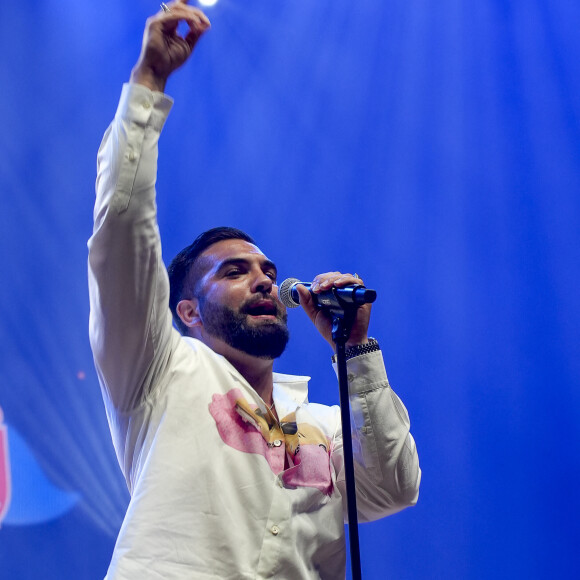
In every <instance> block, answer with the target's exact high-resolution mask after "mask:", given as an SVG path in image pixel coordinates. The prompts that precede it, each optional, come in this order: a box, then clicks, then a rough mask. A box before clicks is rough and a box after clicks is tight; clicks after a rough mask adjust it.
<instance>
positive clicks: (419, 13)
mask: <svg viewBox="0 0 580 580" xmlns="http://www.w3.org/2000/svg"><path fill="white" fill-rule="evenodd" d="M156 10H158V3H157V2H156V1H152V2H145V1H144V0H132V1H130V2H129V1H128V0H116V1H115V2H113V1H111V0H101V1H100V2H92V3H89V2H72V1H70V0H58V1H56V0H42V1H41V0H21V1H19V2H8V3H5V4H4V5H3V8H2V18H1V19H0V50H1V54H2V58H1V59H0V79H1V81H0V82H1V90H0V110H1V111H2V113H3V114H2V119H3V128H2V131H1V132H0V196H1V197H0V199H1V202H0V204H1V205H0V235H1V241H2V245H1V248H2V283H1V284H0V348H1V351H0V353H1V359H0V407H1V409H2V414H1V415H0V417H1V419H0V577H1V578H2V579H3V580H32V579H34V580H38V579H39V578H42V579H48V580H53V579H54V580H94V579H99V578H103V577H104V575H105V573H106V569H107V566H108V562H109V558H110V555H111V552H112V549H113V545H114V541H115V537H116V533H117V531H118V528H119V526H120V523H121V520H122V517H123V514H124V510H125V507H126V505H127V501H128V493H127V490H126V487H125V483H124V480H123V478H122V476H121V473H120V471H119V469H118V466H117V462H116V458H115V455H114V452H113V447H112V444H111V440H110V436H109V432H108V427H107V423H106V419H105V413H104V409H103V404H102V401H101V395H100V391H99V386H98V383H97V378H96V375H95V371H94V369H93V364H92V357H91V353H90V349H89V344H88V338H87V322H88V298H87V281H86V279H87V276H86V258H87V249H86V241H87V239H88V237H89V236H90V234H91V227H92V206H93V200H94V178H95V156H96V151H97V148H98V145H99V142H100V139H101V136H102V134H103V132H104V131H105V129H106V127H107V125H108V123H109V121H110V119H111V118H112V116H113V114H114V112H115V108H116V104H117V99H118V97H119V94H120V91H121V85H122V83H123V82H124V81H126V80H127V79H128V76H129V72H130V69H131V67H132V65H133V64H134V62H135V60H136V58H137V55H138V53H139V49H140V43H141V34H142V29H143V24H144V21H145V19H146V17H147V16H148V15H149V14H150V13H152V12H155V11H156ZM207 14H208V15H209V17H210V18H211V20H212V23H213V28H212V30H211V31H210V32H209V33H208V34H207V36H206V37H205V38H204V39H203V40H202V41H201V43H200V45H199V47H198V50H197V54H196V55H195V57H194V59H193V60H192V62H190V63H189V64H188V66H187V67H186V68H185V69H183V70H181V71H180V72H179V73H177V74H176V75H175V76H174V77H173V78H172V79H171V81H170V83H169V85H168V89H167V91H168V93H169V94H170V95H171V96H173V97H174V98H175V106H174V110H173V111H172V113H171V115H170V118H169V121H168V123H167V126H166V129H165V131H164V134H163V136H162V141H161V151H160V172H159V179H158V195H159V221H160V228H161V233H162V238H163V243H164V256H165V258H166V260H169V259H170V258H171V257H172V256H173V255H174V254H175V253H176V252H177V251H178V250H179V249H181V248H182V247H183V246H185V245H187V244H188V243H189V242H190V241H191V240H192V239H193V237H194V236H195V235H197V233H199V232H200V231H202V230H204V229H207V228H209V227H212V226H216V225H222V224H230V225H235V226H238V227H240V228H242V229H245V230H248V231H249V232H251V233H252V234H253V235H254V236H255V237H256V239H257V240H258V242H259V244H260V245H261V247H262V248H263V250H264V251H265V252H266V253H267V254H268V255H269V256H271V257H273V258H274V259H275V260H276V262H277V263H278V264H279V267H280V271H281V277H282V279H283V278H285V277H287V276H295V277H298V278H301V279H304V280H310V279H312V277H313V276H315V275H316V274H317V273H319V272H322V271H327V270H335V269H336V270H343V271H349V272H353V271H356V272H358V273H359V274H361V276H362V277H363V278H364V280H365V282H366V283H367V285H368V286H370V287H373V288H376V289H377V291H378V296H379V297H378V300H377V302H376V304H375V306H374V310H373V320H372V328H371V330H372V334H373V335H374V336H376V337H377V338H378V339H379V340H380V343H381V345H382V347H383V351H384V354H385V360H386V364H387V370H388V372H389V377H390V380H391V383H392V384H393V386H394V388H395V389H396V391H397V392H398V393H399V394H400V395H401V397H402V399H403V400H404V402H405V403H406V405H407V407H408V409H409V412H410V414H411V420H412V432H413V434H414V436H415V439H416V441H417V445H418V449H419V455H420V458H421V464H422V469H423V482H422V488H421V495H420V499H419V503H418V505H417V506H416V507H415V508H412V509H409V510H406V511H405V512H403V513H400V514H398V515H395V516H393V517H390V518H388V519H386V520H383V521H380V522H377V523H373V524H366V525H363V526H361V530H360V532H361V542H362V561H363V576H364V578H365V579H368V580H370V579H375V580H383V579H393V580H425V579H442V580H447V579H450V578H453V579H454V578H458V579H466V580H467V579H469V580H472V579H473V580H488V579H494V580H495V579H513V578H526V579H550V580H551V579H554V578H558V579H565V578H573V577H577V574H578V570H579V569H580V550H578V538H579V537H580V525H579V521H580V517H579V516H580V510H579V507H580V500H579V499H578V498H579V494H578V489H579V488H580V450H579V443H580V348H579V345H580V331H579V322H580V312H579V299H578V293H579V291H578V288H579V286H580V266H579V264H580V261H579V248H580V227H579V220H580V211H579V206H580V96H579V95H580V75H579V68H580V65H579V63H580V35H579V33H578V31H579V30H580V4H579V3H578V2H574V1H571V0H550V1H549V2H548V1H547V0H509V1H508V0H476V1H475V2H461V1H459V0H438V1H437V2H434V1H426V0H417V1H412V2H409V1H408V0H359V1H356V2H353V1H350V0H349V1H346V0H333V1H330V0H292V1H288V0H220V1H219V2H218V3H217V4H216V5H215V6H214V7H213V8H208V9H207ZM305 318H306V317H305V316H304V314H303V312H301V311H295V312H291V313H290V324H291V333H292V339H291V345H290V347H289V349H288V351H287V353H286V354H284V356H283V357H282V358H281V360H280V361H279V362H278V364H277V368H278V370H281V371H286V372H295V373H300V374H309V375H311V376H312V377H313V380H312V387H311V389H312V391H311V399H312V400H316V401H320V402H325V403H336V402H337V401H338V392H337V387H336V381H335V376H334V372H333V371H332V369H331V366H330V354H331V353H330V351H329V348H328V346H327V345H326V344H325V343H323V341H322V340H321V339H319V338H318V337H317V335H316V332H315V330H313V329H312V328H311V327H310V326H309V323H307V321H306V320H305Z"/></svg>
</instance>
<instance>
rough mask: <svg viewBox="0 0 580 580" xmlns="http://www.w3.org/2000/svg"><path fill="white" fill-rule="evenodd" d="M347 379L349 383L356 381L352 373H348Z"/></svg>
mask: <svg viewBox="0 0 580 580" xmlns="http://www.w3.org/2000/svg"><path fill="white" fill-rule="evenodd" d="M346 378H347V379H348V382H349V383H352V382H353V381H354V375H353V374H352V373H348V375H347V377H346Z"/></svg>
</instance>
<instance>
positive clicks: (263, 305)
mask: <svg viewBox="0 0 580 580" xmlns="http://www.w3.org/2000/svg"><path fill="white" fill-rule="evenodd" d="M245 311H246V313H247V314H249V315H250V316H256V317H268V318H270V317H272V318H276V317H277V315H278V308H276V305H275V304H274V303H273V302H272V301H270V300H260V301H259V302H255V303H254V304H252V305H250V306H247V307H246V308H245Z"/></svg>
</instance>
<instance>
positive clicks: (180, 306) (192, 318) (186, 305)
mask: <svg viewBox="0 0 580 580" xmlns="http://www.w3.org/2000/svg"><path fill="white" fill-rule="evenodd" d="M176 310H177V316H179V318H180V319H181V321H182V322H183V324H185V326H188V327H189V328H194V327H196V326H203V323H202V321H201V316H200V315H199V302H198V300H197V298H192V299H191V300H180V301H179V302H178V303H177V308H176Z"/></svg>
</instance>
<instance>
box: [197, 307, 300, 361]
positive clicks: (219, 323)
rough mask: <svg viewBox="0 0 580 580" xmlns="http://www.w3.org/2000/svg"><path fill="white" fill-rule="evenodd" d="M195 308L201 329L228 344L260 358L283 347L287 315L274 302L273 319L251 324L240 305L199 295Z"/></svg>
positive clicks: (274, 355) (274, 354)
mask: <svg viewBox="0 0 580 580" xmlns="http://www.w3.org/2000/svg"><path fill="white" fill-rule="evenodd" d="M199 308H200V313H201V317H202V320H203V326H204V328H205V330H206V331H207V332H208V333H209V334H211V335H213V336H215V337H216V338H220V339H221V340H223V341H224V342H225V343H226V344H228V345H229V346H231V347H233V348H235V349H237V350H240V351H242V352H245V353H246V354H249V355H251V356H255V357H258V358H263V359H275V358H278V357H279V356H280V355H281V354H282V353H283V352H284V349H285V348H286V345H287V344H288V339H289V338H290V334H289V332H288V327H287V325H286V323H287V320H288V315H287V314H286V313H285V312H282V311H281V309H280V308H279V307H278V305H276V308H277V312H276V321H275V322H274V321H272V322H269V323H262V324H258V325H256V326H251V325H249V324H248V321H247V317H246V316H247V314H246V313H244V308H243V307H242V308H241V309H240V311H238V312H236V311H234V310H232V309H231V308H228V307H227V306H220V305H218V304H215V303H213V302H210V301H209V300H207V299H206V298H205V297H200V298H199Z"/></svg>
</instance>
